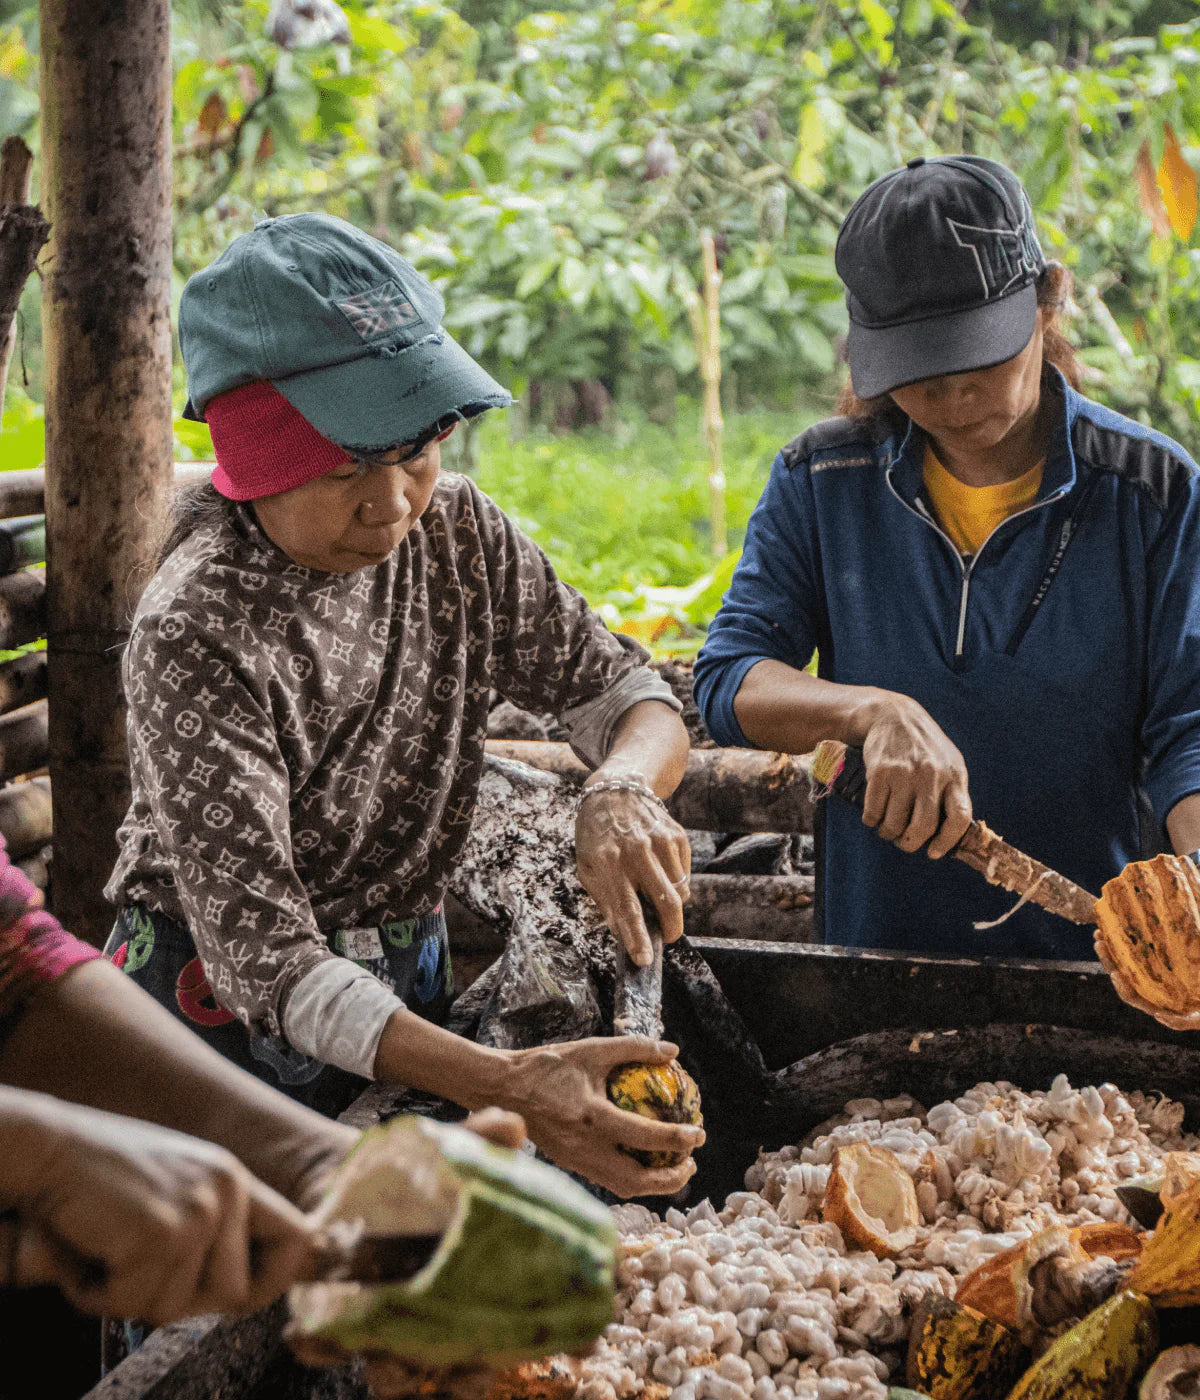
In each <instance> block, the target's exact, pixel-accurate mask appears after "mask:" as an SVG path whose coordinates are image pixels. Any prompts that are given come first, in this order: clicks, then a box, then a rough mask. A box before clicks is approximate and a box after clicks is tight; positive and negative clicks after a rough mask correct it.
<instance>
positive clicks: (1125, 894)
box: [1096, 855, 1200, 1030]
mask: <svg viewBox="0 0 1200 1400" xmlns="http://www.w3.org/2000/svg"><path fill="white" fill-rule="evenodd" d="M1096 924H1097V930H1096V955H1097V956H1098V957H1099V959H1100V961H1101V963H1102V964H1103V965H1104V967H1105V969H1106V970H1107V971H1108V972H1109V974H1110V975H1111V977H1112V982H1113V986H1114V987H1115V988H1116V991H1117V994H1118V995H1119V996H1120V997H1121V998H1122V999H1123V1000H1124V1001H1127V1002H1129V1003H1130V1004H1131V1005H1132V1006H1136V1007H1138V1008H1139V1009H1140V1010H1142V1011H1145V1012H1147V1013H1148V1014H1149V1015H1151V1016H1154V1017H1155V1018H1156V1019H1157V1020H1159V1021H1161V1022H1162V1023H1163V1024H1164V1025H1167V1026H1171V1027H1173V1028H1174V1029H1176V1030H1196V1029H1198V1028H1200V870H1197V868H1196V867H1195V866H1194V865H1193V864H1192V862H1191V861H1190V860H1186V859H1184V858H1183V857H1180V856H1167V855H1159V856H1155V857H1154V859H1153V860H1139V861H1133V862H1131V863H1130V864H1129V865H1127V866H1126V867H1125V869H1124V870H1122V871H1121V873H1120V874H1119V875H1118V876H1116V878H1115V879H1112V880H1109V882H1108V883H1107V884H1106V885H1105V886H1104V890H1103V892H1102V894H1101V896H1100V899H1099V900H1098V901H1097V904H1096Z"/></svg>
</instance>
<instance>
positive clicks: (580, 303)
mask: <svg viewBox="0 0 1200 1400" xmlns="http://www.w3.org/2000/svg"><path fill="white" fill-rule="evenodd" d="M593 283H594V278H593V275H592V273H591V271H590V269H589V268H588V266H587V264H586V263H583V262H581V261H580V260H579V259H578V258H564V259H563V262H562V266H561V267H560V268H559V269H558V285H559V289H560V291H561V292H562V294H563V296H565V297H566V299H567V300H568V301H569V302H570V303H571V305H572V306H573V307H574V308H575V309H576V310H577V311H581V310H582V309H583V308H584V306H586V305H587V299H588V297H589V296H590V295H591V292H592V286H593Z"/></svg>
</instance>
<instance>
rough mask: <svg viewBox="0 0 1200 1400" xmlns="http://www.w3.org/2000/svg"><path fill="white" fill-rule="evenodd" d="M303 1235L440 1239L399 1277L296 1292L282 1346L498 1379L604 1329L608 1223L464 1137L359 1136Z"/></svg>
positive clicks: (427, 1128) (553, 1180) (388, 1131)
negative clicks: (291, 1342) (499, 1373)
mask: <svg viewBox="0 0 1200 1400" xmlns="http://www.w3.org/2000/svg"><path fill="white" fill-rule="evenodd" d="M314 1224H316V1225H317V1227H318V1228H320V1229H324V1230H331V1229H332V1230H336V1229H338V1228H339V1227H340V1228H341V1229H343V1230H350V1231H353V1230H355V1229H360V1230H362V1231H363V1232H365V1233H366V1234H367V1235H368V1236H372V1237H376V1238H380V1237H386V1236H388V1235H389V1234H390V1235H405V1234H425V1235H429V1234H435V1235H440V1237H441V1238H440V1241H439V1243H438V1245H437V1248H436V1251H435V1252H434V1254H433V1256H432V1258H430V1260H429V1262H428V1263H427V1264H425V1265H424V1267H422V1268H420V1269H419V1271H418V1272H417V1273H415V1274H414V1275H413V1276H412V1277H409V1278H404V1279H398V1280H395V1281H392V1282H385V1283H379V1284H369V1285H368V1284H363V1283H356V1282H342V1281H339V1282H324V1283H313V1284H300V1285H297V1286H295V1287H293V1288H292V1289H291V1291H290V1293H289V1303H290V1305H291V1312H292V1321H291V1324H290V1326H289V1329H288V1335H289V1336H290V1337H294V1338H297V1339H300V1340H301V1342H303V1341H304V1340H306V1339H307V1340H312V1341H314V1342H321V1341H323V1340H328V1341H329V1342H331V1343H333V1344H334V1345H336V1346H338V1347H340V1348H342V1349H344V1350H346V1351H351V1352H354V1351H375V1352H389V1353H391V1354H392V1355H395V1356H399V1357H402V1358H407V1359H411V1360H413V1361H416V1362H418V1363H420V1364H421V1365H425V1366H428V1365H435V1366H457V1365H467V1364H470V1365H484V1366H493V1367H504V1366H511V1365H516V1364H518V1363H520V1362H522V1361H528V1360H534V1359H536V1358H539V1357H543V1356H547V1355H550V1354H552V1353H556V1352H568V1353H569V1352H577V1351H579V1350H581V1349H582V1348H584V1347H585V1346H587V1345H588V1344H589V1343H590V1342H592V1341H593V1340H594V1339H595V1338H596V1337H597V1336H599V1334H600V1333H601V1332H602V1331H603V1330H604V1328H605V1327H606V1326H607V1325H608V1323H610V1322H611V1321H612V1317H613V1298H614V1277H615V1269H616V1251H617V1231H616V1228H615V1226H614V1224H613V1221H612V1218H611V1216H610V1214H609V1212H608V1210H607V1209H606V1208H605V1207H604V1206H603V1205H601V1204H600V1202H599V1201H597V1200H596V1199H595V1198H594V1197H592V1196H591V1195H589V1194H588V1192H587V1191H585V1190H584V1189H583V1188H582V1187H580V1186H577V1185H576V1184H575V1183H574V1182H573V1181H571V1179H570V1178H569V1177H567V1176H566V1175H564V1173H562V1172H560V1171H558V1170H556V1169H555V1168H554V1167H550V1166H547V1165H546V1164H545V1163H542V1162H538V1161H536V1160H534V1159H533V1158H531V1157H528V1156H526V1155H525V1154H524V1153H522V1152H513V1151H510V1150H507V1149H505V1148H499V1147H494V1146H492V1144H490V1143H487V1142H485V1141H484V1140H483V1139H482V1138H479V1137H477V1136H476V1135H475V1134H474V1133H471V1132H468V1131H467V1130H466V1129H464V1128H459V1127H454V1126H451V1125H449V1124H444V1123H434V1122H432V1121H430V1120H429V1119H425V1118H416V1117H406V1118H396V1119H393V1120H392V1121H391V1122H389V1123H385V1124H381V1125H380V1126H379V1127H378V1128H372V1129H370V1130H369V1131H367V1132H366V1133H364V1134H363V1136H362V1138H361V1139H360V1141H359V1143H358V1145H357V1146H356V1147H355V1149H354V1150H353V1152H351V1154H350V1156H349V1157H348V1158H347V1159H346V1161H345V1162H344V1163H343V1165H342V1167H341V1168H340V1169H339V1171H338V1173H337V1175H336V1176H335V1178H334V1181H333V1184H332V1186H331V1188H330V1192H329V1194H328V1196H327V1197H326V1199H325V1201H324V1202H323V1203H322V1206H321V1207H320V1209H319V1210H318V1211H317V1213H316V1215H315V1216H314Z"/></svg>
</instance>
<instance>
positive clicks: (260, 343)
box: [179, 214, 512, 452]
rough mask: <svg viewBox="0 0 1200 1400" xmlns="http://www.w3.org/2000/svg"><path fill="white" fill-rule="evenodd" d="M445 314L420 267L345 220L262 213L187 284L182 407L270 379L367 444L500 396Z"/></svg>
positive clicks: (321, 420) (192, 408) (331, 427)
mask: <svg viewBox="0 0 1200 1400" xmlns="http://www.w3.org/2000/svg"><path fill="white" fill-rule="evenodd" d="M444 311H445V303H444V302H443V300H442V297H441V294H440V293H439V292H438V290H437V288H436V287H434V286H433V284H432V283H431V282H430V281H429V280H428V278H426V277H424V276H423V275H422V274H421V273H420V272H418V271H417V269H416V268H415V267H413V265H412V264H411V263H410V262H408V261H407V259H405V258H402V257H401V256H400V254H399V253H397V252H396V251H395V250H394V249H392V248H389V247H388V246H387V244H386V243H381V242H380V241H379V239H377V238H371V237H370V236H369V235H367V234H365V233H363V232H362V231H361V230H360V229H356V228H355V227H354V226H353V225H352V224H348V223H346V222H345V221H344V220H342V219H335V218H333V217H332V216H331V215H328V214H289V215H286V216H284V217H283V218H278V219H264V220H263V221H262V222H261V223H259V224H256V225H255V227H254V228H253V229H252V230H251V231H250V232H249V233H245V234H243V235H242V236H241V237H240V238H236V239H234V241H233V242H232V243H231V244H230V245H229V247H228V248H226V249H225V251H224V252H223V253H222V254H221V256H220V257H219V258H217V260H216V261H215V262H214V263H212V265H211V266H209V267H207V268H205V269H204V270H203V271H202V272H197V273H196V274H195V276H193V277H191V278H190V279H189V281H188V284H187V286H186V287H185V288H184V291H183V299H182V301H181V302H180V306H179V340H180V345H181V347H182V350H183V360H184V365H185V366H186V368H187V375H188V391H189V394H188V406H187V408H186V409H185V411H184V412H185V416H186V417H195V418H201V417H203V413H204V406H205V404H207V403H208V401H209V400H210V399H213V398H216V397H217V395H218V394H224V393H228V391H229V390H231V389H237V388H239V387H240V386H241V385H243V384H249V383H252V382H253V381H255V380H267V381H269V382H270V383H271V384H273V385H274V386H275V388H276V389H278V390H279V392H280V393H281V394H282V395H283V396H284V398H286V399H287V400H288V402H289V403H291V405H292V406H293V407H294V408H295V409H297V410H298V411H299V412H300V413H302V414H303V415H304V417H305V418H307V419H308V421H309V422H310V423H311V424H312V425H313V427H315V428H316V429H317V431H318V432H320V433H322V434H324V436H325V437H327V438H329V439H330V440H331V441H332V442H336V443H339V444H341V445H342V446H345V447H350V448H358V449H360V450H362V451H365V452H375V451H379V450H381V449H382V448H385V447H390V446H391V445H392V444H393V443H397V442H409V441H412V440H413V439H414V438H416V437H417V436H418V435H419V434H420V433H421V432H423V431H424V430H425V429H426V428H428V427H429V426H430V425H431V424H432V423H435V422H437V421H438V420H439V419H440V418H444V417H445V416H447V415H448V414H450V413H453V412H455V411H458V412H463V413H478V412H482V411H483V410H484V409H487V408H504V407H506V406H507V405H509V404H511V403H512V398H511V396H510V395H509V394H508V392H507V390H505V389H504V388H502V387H501V385H499V384H497V383H496V381H495V380H494V379H493V378H492V377H491V375H490V374H488V373H487V371H486V370H484V369H483V368H482V367H481V366H480V365H478V364H476V363H475V361H474V360H473V359H472V358H471V357H470V355H468V354H467V352H466V351H465V350H463V348H462V347H461V346H460V345H458V344H457V343H456V342H455V340H454V339H453V338H452V337H451V336H450V335H449V334H448V333H447V332H446V331H445V330H444V329H442V325H441V319H442V315H443V313H444Z"/></svg>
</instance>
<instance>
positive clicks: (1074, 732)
mask: <svg viewBox="0 0 1200 1400" xmlns="http://www.w3.org/2000/svg"><path fill="white" fill-rule="evenodd" d="M1049 392H1051V393H1053V394H1054V395H1055V399H1056V403H1057V404H1058V406H1059V412H1058V418H1057V426H1056V428H1055V431H1054V433H1053V435H1052V438H1051V443H1050V448H1049V452H1048V454H1047V457H1046V464H1045V469H1044V473H1043V480H1042V486H1041V490H1040V492H1039V494H1038V497H1037V499H1036V501H1035V502H1034V503H1033V504H1032V505H1031V506H1029V507H1028V508H1026V509H1025V510H1024V511H1021V512H1019V513H1017V514H1016V515H1013V516H1010V517H1009V519H1007V520H1006V521H1004V522H1003V523H1002V524H1001V525H999V526H997V528H996V529H995V530H994V531H993V533H992V534H991V535H990V536H989V537H988V539H987V541H986V542H985V543H984V545H983V546H982V547H981V548H980V550H979V552H978V553H977V554H976V555H975V556H974V557H973V558H972V559H970V560H969V561H965V562H964V560H963V559H962V557H961V556H960V555H959V554H958V552H957V551H956V550H955V548H954V546H953V545H952V544H951V543H950V541H949V539H948V538H947V537H946V536H945V535H944V534H943V532H942V531H941V529H940V527H939V526H938V524H937V523H936V521H935V519H934V518H933V513H932V510H931V508H930V506H929V503H928V501H927V499H926V497H925V493H924V489H923V485H922V464H923V460H924V448H925V439H924V436H923V434H922V433H921V432H920V430H919V429H917V428H916V427H915V426H913V425H911V424H910V425H909V426H908V427H907V430H906V431H901V432H896V431H894V430H892V429H890V428H887V427H878V426H877V427H874V428H873V427H871V426H869V425H868V426H865V425H864V424H863V423H861V422H857V421H851V420H849V419H844V418H834V419H829V420H827V421H825V422H822V423H818V424H817V425H816V426H815V427H813V428H810V429H809V430H808V431H807V432H805V433H803V434H802V435H801V436H800V437H798V438H796V439H795V441H793V442H791V443H789V444H788V446H787V447H785V448H784V449H783V450H782V451H781V452H780V454H779V456H778V457H777V458H776V460H775V464H774V467H773V468H772V471H771V477H770V480H769V482H768V484H767V488H766V490H765V492H764V493H763V496H762V499H761V500H760V501H759V503H758V506H757V508H756V509H755V512H754V515H753V517H752V518H751V521H750V525H749V529H748V532H747V536H746V546H745V552H744V554H743V556H742V559H741V561H740V563H739V564H738V567H737V570H736V572H735V574H734V577H733V582H732V585H731V587H730V589H729V592H728V593H727V594H726V595H725V599H724V602H723V604H722V606H721V610H720V612H719V613H718V615H717V617H716V619H715V621H714V622H713V625H712V627H711V628H710V630H709V634H708V639H707V641H706V643H705V646H704V649H703V651H702V652H701V653H700V656H699V659H698V660H697V663H696V698H697V701H698V703H699V705H700V710H701V713H702V714H703V716H704V720H705V723H706V724H707V725H708V727H709V730H710V731H711V733H712V735H713V737H714V738H715V739H716V740H717V742H718V743H721V744H734V745H747V746H748V744H749V741H748V740H747V739H746V737H745V735H744V734H743V733H742V730H741V728H740V726H739V725H738V722H737V718H736V716H735V715H734V709H733V701H734V696H735V695H736V694H737V692H738V687H739V686H740V685H741V683H742V680H743V679H744V677H745V675H746V673H747V671H749V670H750V668H751V667H752V666H754V665H755V663H756V662H758V661H761V660H764V659H766V658H771V659H773V660H776V661H782V662H785V663H786V664H788V665H790V666H796V667H803V666H805V665H806V664H807V663H808V661H809V659H810V658H811V656H812V652H813V648H814V647H815V648H817V649H818V651H819V656H820V662H819V670H820V674H821V675H822V676H824V677H825V678H827V679H828V680H831V681H837V682H839V683H842V684H845V685H872V686H882V687H884V688H885V689H888V690H893V691H898V692H900V693H902V694H904V695H909V696H912V698H913V699H915V700H917V701H919V702H920V704H922V705H923V706H924V707H925V708H926V709H927V710H928V711H929V713H930V714H931V715H932V716H933V718H934V719H935V720H936V721H937V722H938V724H940V725H941V727H942V728H943V729H944V730H945V732H946V733H947V734H948V735H949V736H950V738H951V739H952V740H953V741H954V743H955V744H957V745H958V747H959V749H960V750H961V751H962V754H963V757H964V758H965V760H966V764H967V772H968V774H969V778H970V791H971V801H972V804H973V806H974V810H975V814H976V816H978V817H981V818H982V819H983V820H984V821H986V822H987V823H988V825H989V826H991V827H992V829H993V830H995V831H998V832H999V833H1000V834H1001V835H1002V836H1004V837H1005V838H1007V839H1008V840H1009V841H1011V842H1012V843H1013V844H1014V845H1016V846H1018V847H1020V848H1021V849H1022V850H1024V851H1026V852H1028V853H1029V854H1030V855H1032V856H1035V857H1036V858H1037V859H1039V860H1041V861H1044V862H1045V863H1046V864H1047V865H1049V866H1051V867H1052V868H1054V869H1057V870H1060V871H1061V872H1062V873H1063V874H1064V875H1067V876H1069V877H1070V878H1071V879H1073V880H1075V881H1077V882H1078V883H1079V884H1081V885H1083V886H1084V888H1085V889H1089V890H1091V891H1092V892H1093V893H1096V894H1098V893H1099V891H1100V888H1101V886H1102V885H1103V884H1104V882H1105V881H1106V880H1108V879H1110V878H1111V877H1112V876H1113V875H1115V874H1117V872H1118V871H1119V870H1120V869H1121V868H1122V866H1124V865H1125V864H1126V862H1128V861H1130V860H1137V859H1139V858H1140V857H1141V856H1142V855H1143V853H1144V849H1145V842H1146V838H1147V832H1146V831H1145V829H1144V823H1145V816H1144V807H1145V803H1141V804H1139V789H1140V790H1142V791H1143V792H1144V794H1145V796H1146V797H1148V799H1149V805H1150V807H1151V808H1152V809H1153V813H1154V816H1155V817H1156V818H1157V821H1158V822H1160V823H1161V822H1162V821H1163V820H1164V819H1165V817H1166V815H1167V813H1168V812H1169V811H1170V810H1171V808H1172V807H1173V806H1174V805H1175V804H1176V803H1177V802H1178V801H1179V800H1180V799H1181V798H1183V797H1186V796H1187V795H1188V794H1189V793H1193V792H1197V791H1200V567H1198V565H1200V472H1198V469H1197V467H1196V464H1195V463H1194V462H1193V461H1192V460H1191V458H1190V457H1189V456H1188V455H1187V454H1186V453H1185V452H1184V451H1183V449H1182V448H1181V447H1180V446H1179V445H1178V444H1177V443H1175V442H1173V441H1172V440H1171V439H1170V438H1167V437H1165V436H1163V434H1161V433H1157V432H1154V431H1152V430H1151V429H1148V428H1143V427H1141V426H1140V425H1139V424H1137V423H1134V422H1132V421H1130V420H1129V419H1127V418H1123V417H1121V416H1120V415H1119V414H1116V413H1113V412H1111V411H1110V410H1109V409H1106V408H1104V407H1102V406H1101V405H1099V404H1096V403H1093V402H1091V401H1090V400H1088V399H1085V398H1083V397H1082V396H1080V395H1079V394H1076V393H1074V392H1073V391H1072V390H1071V389H1069V388H1068V387H1067V386H1066V385H1065V384H1064V383H1063V382H1062V380H1061V378H1060V377H1059V376H1058V375H1057V374H1055V376H1054V380H1053V384H1052V385H1051V386H1050V388H1049ZM1064 539H1065V541H1066V543H1065V549H1063V548H1062V546H1063V543H1064ZM1056 557H1057V559H1058V567H1057V569H1055V567H1054V561H1055V559H1056ZM822 806H823V807H824V808H825V809H826V811H825V816H824V820H825V829H824V843H823V851H822V857H821V858H822V862H823V863H822V866H821V873H822V875H823V880H824V885H823V893H824V920H825V936H826V940H827V942H829V943H835V944H842V945H848V946H852V947H891V948H905V949H909V950H914V951H918V950H920V951H929V952H942V953H956V954H960V955H961V954H964V953H966V954H970V955H972V956H974V955H980V954H1001V955H1005V956H1017V957H1043V958H1090V957H1092V956H1093V953H1092V934H1091V930H1089V929H1086V928H1081V927H1078V926H1076V925H1074V924H1070V923H1068V922H1066V921H1065V920H1063V919H1060V918H1058V917H1056V916H1054V915H1051V914H1047V913H1045V912H1044V911H1043V910H1040V909H1038V908H1037V907H1036V906H1032V905H1026V906H1025V907H1023V908H1022V909H1020V910H1019V911H1018V912H1017V913H1016V914H1015V915H1014V917H1013V918H1012V919H1010V920H1009V921H1008V922H1007V923H1005V924H1002V925H1001V926H1000V927H999V928H997V929H994V930H991V931H989V932H976V931H975V930H974V929H973V927H972V925H973V923H974V922H975V921H976V920H983V919H994V918H996V917H998V916H999V915H1000V914H1002V913H1004V912H1005V911H1006V910H1007V909H1009V908H1011V906H1012V904H1013V899H1014V897H1013V896H1012V895H1008V894H1005V893H1004V892H1002V891H1000V890H997V889H994V888H993V887H991V886H989V885H987V884H985V882H984V880H983V878H982V876H981V875H979V874H978V873H977V872H975V871H974V870H971V869H969V868H968V867H966V866H964V865H963V864H962V863H961V862H959V861H955V860H952V859H946V860H939V861H931V860H929V859H928V858H927V857H926V856H925V855H924V854H923V853H918V854H916V855H910V854H905V853H904V852H902V851H900V850H899V849H898V848H897V847H896V846H894V845H891V844H890V843H888V842H886V841H884V840H883V839H882V838H880V837H879V836H877V835H876V834H875V832H874V831H872V830H871V829H869V828H867V827H864V826H863V824H862V820H861V816H860V814H859V812H858V811H856V810H855V809H853V808H851V807H849V806H848V805H847V804H845V803H842V802H837V801H831V802H828V803H823V804H822ZM1139 806H1141V807H1142V808H1143V812H1142V813H1141V814H1140V813H1139Z"/></svg>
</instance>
